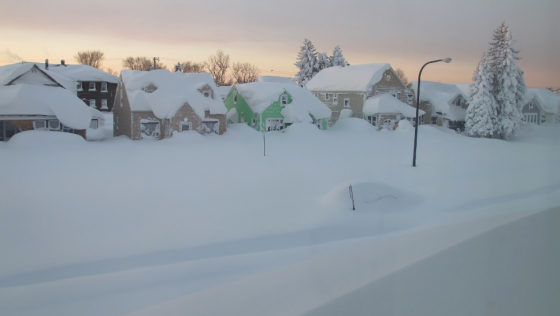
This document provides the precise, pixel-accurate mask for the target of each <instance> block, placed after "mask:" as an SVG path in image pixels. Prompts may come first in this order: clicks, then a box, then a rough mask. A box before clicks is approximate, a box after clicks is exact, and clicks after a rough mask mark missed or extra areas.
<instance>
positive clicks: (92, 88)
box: [89, 82, 95, 91]
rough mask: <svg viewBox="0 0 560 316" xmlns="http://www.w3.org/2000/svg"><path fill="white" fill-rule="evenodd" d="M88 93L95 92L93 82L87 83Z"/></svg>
mask: <svg viewBox="0 0 560 316" xmlns="http://www.w3.org/2000/svg"><path fill="white" fill-rule="evenodd" d="M89 91H95V82H90V83H89Z"/></svg>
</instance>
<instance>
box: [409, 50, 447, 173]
mask: <svg viewBox="0 0 560 316" xmlns="http://www.w3.org/2000/svg"><path fill="white" fill-rule="evenodd" d="M440 61H443V62H446V63H450V62H451V58H449V57H446V58H442V59H437V60H432V61H429V62H427V63H425V64H424V66H422V68H420V73H419V74H418V86H417V87H416V121H415V122H416V126H415V128H414V154H413V155H412V166H413V167H416V144H417V143H418V109H419V108H420V77H421V76H422V70H424V67H426V66H427V65H428V64H433V63H437V62H440Z"/></svg>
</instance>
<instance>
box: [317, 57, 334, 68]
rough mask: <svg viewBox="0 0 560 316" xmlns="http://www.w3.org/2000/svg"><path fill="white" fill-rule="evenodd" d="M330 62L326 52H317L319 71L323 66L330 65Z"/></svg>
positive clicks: (327, 66)
mask: <svg viewBox="0 0 560 316" xmlns="http://www.w3.org/2000/svg"><path fill="white" fill-rule="evenodd" d="M331 66H332V65H331V62H330V60H329V56H328V55H327V53H319V54H317V69H318V71H321V70H323V69H325V68H329V67H331Z"/></svg>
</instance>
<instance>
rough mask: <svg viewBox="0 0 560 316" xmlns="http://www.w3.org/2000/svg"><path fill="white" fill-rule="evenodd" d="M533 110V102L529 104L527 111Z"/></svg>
mask: <svg viewBox="0 0 560 316" xmlns="http://www.w3.org/2000/svg"><path fill="white" fill-rule="evenodd" d="M532 108H533V101H531V102H529V109H532Z"/></svg>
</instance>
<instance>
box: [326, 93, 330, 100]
mask: <svg viewBox="0 0 560 316" xmlns="http://www.w3.org/2000/svg"><path fill="white" fill-rule="evenodd" d="M330 99H331V95H330V93H327V94H326V95H325V100H327V101H329V100H330Z"/></svg>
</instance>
